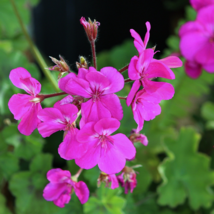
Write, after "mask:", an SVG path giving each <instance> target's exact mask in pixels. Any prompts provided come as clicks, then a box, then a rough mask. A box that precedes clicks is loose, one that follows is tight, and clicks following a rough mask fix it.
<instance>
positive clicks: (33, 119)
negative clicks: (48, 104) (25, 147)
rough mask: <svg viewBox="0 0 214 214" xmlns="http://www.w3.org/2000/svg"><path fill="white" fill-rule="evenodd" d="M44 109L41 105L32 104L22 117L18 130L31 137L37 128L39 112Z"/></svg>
mask: <svg viewBox="0 0 214 214" xmlns="http://www.w3.org/2000/svg"><path fill="white" fill-rule="evenodd" d="M41 109H42V107H41V104H40V103H37V104H34V103H32V105H31V108H30V109H29V110H28V111H27V112H26V113H25V115H24V116H23V117H22V119H21V122H20V123H19V125H18V130H19V131H20V132H21V133H22V134H24V135H31V133H32V132H33V131H34V130H35V129H36V128H37V125H38V118H37V114H38V111H40V110H41Z"/></svg>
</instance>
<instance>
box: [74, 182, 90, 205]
mask: <svg viewBox="0 0 214 214" xmlns="http://www.w3.org/2000/svg"><path fill="white" fill-rule="evenodd" d="M74 192H75V193H76V195H77V197H78V198H79V200H80V202H81V204H84V203H86V202H87V201H88V198H89V193H90V192H89V189H88V187H87V185H86V184H85V183H84V182H83V181H79V182H77V183H75V185H74Z"/></svg>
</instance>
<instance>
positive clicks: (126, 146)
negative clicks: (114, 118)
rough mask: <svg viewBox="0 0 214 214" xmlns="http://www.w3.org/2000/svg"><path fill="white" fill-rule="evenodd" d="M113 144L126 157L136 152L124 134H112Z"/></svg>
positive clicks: (131, 156) (128, 157)
mask: <svg viewBox="0 0 214 214" xmlns="http://www.w3.org/2000/svg"><path fill="white" fill-rule="evenodd" d="M112 138H113V139H114V145H115V147H117V149H118V150H119V151H120V152H121V153H122V154H123V155H124V157H125V158H126V159H132V158H133V157H134V156H135V154H136V149H135V147H134V145H133V143H132V142H131V141H130V140H129V139H128V138H127V137H126V136H125V135H124V134H120V133H119V134H116V135H113V136H112Z"/></svg>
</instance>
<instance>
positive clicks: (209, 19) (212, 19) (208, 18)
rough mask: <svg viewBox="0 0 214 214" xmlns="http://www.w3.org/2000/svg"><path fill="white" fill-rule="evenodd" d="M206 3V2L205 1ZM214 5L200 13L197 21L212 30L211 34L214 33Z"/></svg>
mask: <svg viewBox="0 0 214 214" xmlns="http://www.w3.org/2000/svg"><path fill="white" fill-rule="evenodd" d="M205 1H206V0H205ZM213 14H214V4H211V5H210V6H209V7H204V8H202V9H201V10H199V11H198V15H197V18H196V20H197V21H198V22H200V23H201V24H202V25H204V26H207V27H208V25H209V27H208V28H210V29H209V30H210V32H212V33H213V23H214V16H213Z"/></svg>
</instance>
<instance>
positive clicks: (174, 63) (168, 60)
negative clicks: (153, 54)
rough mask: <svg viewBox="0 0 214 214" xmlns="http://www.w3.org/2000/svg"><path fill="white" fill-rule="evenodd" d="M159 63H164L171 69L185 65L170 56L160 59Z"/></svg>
mask: <svg viewBox="0 0 214 214" xmlns="http://www.w3.org/2000/svg"><path fill="white" fill-rule="evenodd" d="M159 62H162V63H163V64H165V65H166V66H167V67H169V68H178V67H181V66H182V65H183V62H182V61H181V60H180V59H179V58H178V57H176V56H169V57H166V58H163V59H160V60H159Z"/></svg>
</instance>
